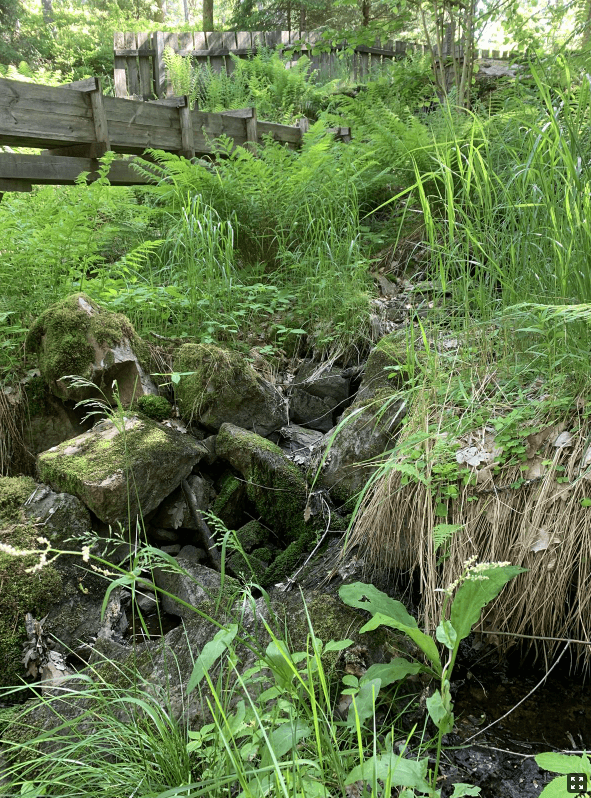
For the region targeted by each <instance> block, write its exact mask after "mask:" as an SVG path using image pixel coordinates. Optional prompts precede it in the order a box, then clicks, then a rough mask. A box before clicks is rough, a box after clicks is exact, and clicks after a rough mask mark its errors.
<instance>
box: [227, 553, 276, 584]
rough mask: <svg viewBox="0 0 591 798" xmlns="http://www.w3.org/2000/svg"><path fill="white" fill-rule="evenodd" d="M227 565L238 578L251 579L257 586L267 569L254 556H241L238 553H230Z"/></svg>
mask: <svg viewBox="0 0 591 798" xmlns="http://www.w3.org/2000/svg"><path fill="white" fill-rule="evenodd" d="M228 565H229V567H230V568H231V569H232V570H233V571H234V573H235V574H237V575H238V576H241V577H242V578H243V579H253V580H254V581H255V582H257V583H259V584H260V582H261V579H262V578H263V574H264V573H265V570H266V568H267V566H266V564H265V563H264V562H263V561H262V560H259V558H258V557H256V556H255V555H254V554H246V553H244V554H242V552H240V551H234V552H232V554H231V555H230V557H229V558H228Z"/></svg>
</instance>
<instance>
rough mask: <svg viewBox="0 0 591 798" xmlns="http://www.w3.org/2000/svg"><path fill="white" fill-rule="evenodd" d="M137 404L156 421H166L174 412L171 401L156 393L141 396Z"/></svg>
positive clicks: (146, 414)
mask: <svg viewBox="0 0 591 798" xmlns="http://www.w3.org/2000/svg"><path fill="white" fill-rule="evenodd" d="M137 406H138V408H139V409H140V410H141V412H142V413H143V414H144V415H145V416H148V418H152V419H154V421H165V420H166V419H167V418H170V416H171V414H172V407H171V405H170V402H169V401H168V400H167V399H165V398H164V396H156V395H154V394H147V395H146V396H140V398H139V399H138V400H137Z"/></svg>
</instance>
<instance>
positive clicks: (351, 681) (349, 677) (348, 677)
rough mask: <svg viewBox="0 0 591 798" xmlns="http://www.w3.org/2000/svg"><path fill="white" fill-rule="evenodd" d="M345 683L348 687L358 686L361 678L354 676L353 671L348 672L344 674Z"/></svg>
mask: <svg viewBox="0 0 591 798" xmlns="http://www.w3.org/2000/svg"><path fill="white" fill-rule="evenodd" d="M343 684H346V685H347V686H348V687H358V686H359V679H358V678H357V676H353V674H352V673H347V674H345V675H344V676H343Z"/></svg>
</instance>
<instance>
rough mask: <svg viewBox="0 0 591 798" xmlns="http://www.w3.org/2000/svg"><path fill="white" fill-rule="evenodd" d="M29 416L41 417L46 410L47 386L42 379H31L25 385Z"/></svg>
mask: <svg viewBox="0 0 591 798" xmlns="http://www.w3.org/2000/svg"><path fill="white" fill-rule="evenodd" d="M25 395H26V397H27V410H28V411H29V416H31V417H33V416H42V415H43V414H44V413H45V411H46V410H47V385H46V384H45V381H44V380H43V377H41V376H39V377H31V379H30V380H29V381H28V382H27V383H26V385H25Z"/></svg>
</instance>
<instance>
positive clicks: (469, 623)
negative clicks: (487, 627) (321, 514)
mask: <svg viewBox="0 0 591 798" xmlns="http://www.w3.org/2000/svg"><path fill="white" fill-rule="evenodd" d="M525 570H526V569H525V568H520V567H519V566H517V565H505V566H503V567H500V568H499V567H497V568H489V569H487V570H486V571H482V572H481V574H479V576H486V577H488V578H487V579H483V580H474V579H469V580H466V581H465V582H463V583H462V584H461V585H460V587H459V588H458V591H457V593H456V595H455V598H454V601H453V604H452V606H451V612H450V617H449V619H450V621H451V625H452V626H453V628H454V629H455V630H456V632H457V635H458V641H459V640H463V639H464V638H465V637H468V635H469V634H470V632H471V631H472V627H473V626H474V625H475V624H476V623H478V621H479V620H480V614H481V612H482V610H483V608H484V607H486V605H487V604H488V603H489V602H491V601H492V600H493V599H494V598H496V597H497V596H498V595H499V593H500V592H501V590H502V589H503V588H504V587H505V585H506V584H507V582H509V581H510V580H511V579H513V578H514V577H515V576H517V575H518V574H522V573H524V572H525Z"/></svg>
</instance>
